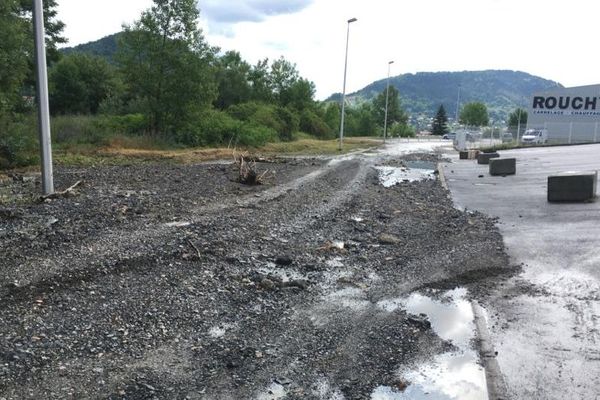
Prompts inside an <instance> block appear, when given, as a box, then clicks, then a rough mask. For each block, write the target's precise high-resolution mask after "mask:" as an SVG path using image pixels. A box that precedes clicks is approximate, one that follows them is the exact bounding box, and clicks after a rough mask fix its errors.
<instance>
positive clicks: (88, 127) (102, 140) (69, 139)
mask: <svg viewBox="0 0 600 400" xmlns="http://www.w3.org/2000/svg"><path fill="white" fill-rule="evenodd" d="M51 130H52V141H53V142H55V143H57V144H61V143H71V144H82V143H89V144H94V145H106V144H107V143H108V139H109V136H110V134H111V132H110V130H109V128H107V127H105V126H102V124H100V123H99V117H93V116H89V115H65V116H57V117H54V118H52V120H51Z"/></svg>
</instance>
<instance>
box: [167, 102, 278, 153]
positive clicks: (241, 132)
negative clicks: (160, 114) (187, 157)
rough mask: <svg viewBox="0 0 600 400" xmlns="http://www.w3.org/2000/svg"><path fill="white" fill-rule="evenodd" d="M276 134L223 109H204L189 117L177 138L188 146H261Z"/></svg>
mask: <svg viewBox="0 0 600 400" xmlns="http://www.w3.org/2000/svg"><path fill="white" fill-rule="evenodd" d="M276 136H277V135H276V133H275V131H274V130H273V129H270V128H268V127H265V126H258V125H255V124H253V123H251V122H246V121H240V120H237V119H235V118H233V117H231V116H230V115H229V114H228V113H226V112H223V111H217V110H206V111H204V112H201V113H198V114H196V115H195V116H194V118H192V119H190V120H189V121H188V122H187V123H186V124H185V126H184V128H183V129H182V130H181V131H180V133H179V134H178V137H177V139H178V141H179V142H180V143H183V144H185V145H188V146H208V145H219V144H220V145H224V144H233V145H237V144H241V145H243V146H261V145H263V144H265V143H267V142H268V141H272V140H274V139H275V138H276Z"/></svg>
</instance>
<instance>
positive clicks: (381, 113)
mask: <svg viewBox="0 0 600 400" xmlns="http://www.w3.org/2000/svg"><path fill="white" fill-rule="evenodd" d="M385 102H386V90H385V89H384V90H383V91H382V92H381V93H379V95H377V97H375V99H373V113H374V116H375V119H376V120H377V124H378V125H379V126H383V125H384V119H385ZM407 122H408V115H407V114H406V113H405V112H404V110H403V109H402V106H401V104H400V94H399V92H398V89H396V88H395V87H394V86H390V91H389V98H388V114H387V126H392V124H394V123H399V124H403V125H406V123H407Z"/></svg>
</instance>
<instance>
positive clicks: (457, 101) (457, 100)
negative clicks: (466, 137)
mask: <svg viewBox="0 0 600 400" xmlns="http://www.w3.org/2000/svg"><path fill="white" fill-rule="evenodd" d="M459 109H460V84H459V85H458V95H457V96H456V117H455V118H454V124H455V125H456V126H457V127H458V110H459Z"/></svg>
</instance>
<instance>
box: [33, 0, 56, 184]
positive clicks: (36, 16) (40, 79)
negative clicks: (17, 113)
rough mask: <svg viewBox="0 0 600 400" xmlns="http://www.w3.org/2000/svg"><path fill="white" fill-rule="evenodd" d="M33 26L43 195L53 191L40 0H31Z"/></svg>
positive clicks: (44, 46) (42, 16)
mask: <svg viewBox="0 0 600 400" xmlns="http://www.w3.org/2000/svg"><path fill="white" fill-rule="evenodd" d="M33 27H34V32H35V35H34V36H35V60H36V75H37V79H36V89H37V101H38V122H39V136H40V154H41V158H42V190H43V192H44V194H45V195H47V194H52V193H54V181H53V176H52V147H51V142H50V106H49V104H48V71H47V68H46V43H45V36H46V35H45V31H44V6H43V4H42V0H33Z"/></svg>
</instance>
